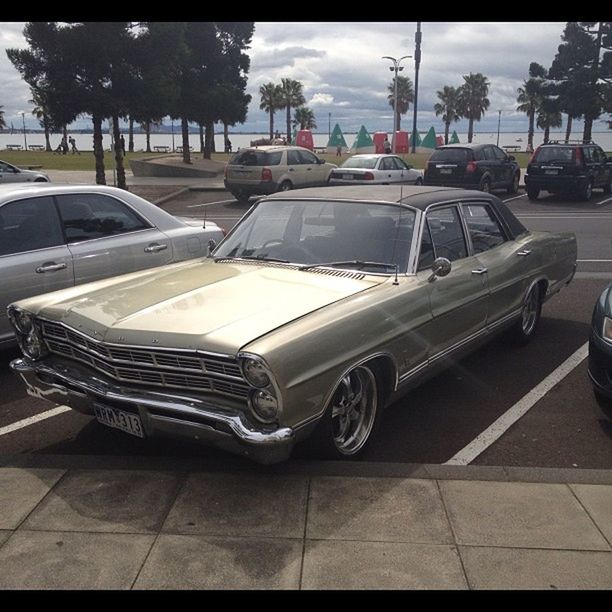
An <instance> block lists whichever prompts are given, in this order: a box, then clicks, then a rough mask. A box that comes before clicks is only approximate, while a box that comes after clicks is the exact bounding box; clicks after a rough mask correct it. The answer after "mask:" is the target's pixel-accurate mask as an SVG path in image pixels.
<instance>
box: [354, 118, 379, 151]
mask: <svg viewBox="0 0 612 612" xmlns="http://www.w3.org/2000/svg"><path fill="white" fill-rule="evenodd" d="M375 150H376V147H374V141H373V140H372V137H371V136H370V134H368V130H366V129H365V126H363V125H362V126H361V128H360V129H359V133H358V134H357V138H356V139H355V142H354V143H353V146H352V147H351V151H355V153H374V152H375Z"/></svg>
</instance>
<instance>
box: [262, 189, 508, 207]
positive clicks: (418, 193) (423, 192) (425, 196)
mask: <svg viewBox="0 0 612 612" xmlns="http://www.w3.org/2000/svg"><path fill="white" fill-rule="evenodd" d="M470 198H471V199H475V198H477V199H479V200H482V199H487V200H490V199H492V198H495V199H497V198H496V196H491V195H490V194H485V193H484V192H482V191H477V190H470V189H461V188H457V187H434V186H424V185H328V186H325V187H309V188H307V189H293V190H291V191H283V192H279V193H274V194H272V195H270V196H266V197H265V199H266V200H268V199H272V200H280V199H282V200H292V199H300V200H302V199H309V200H310V199H325V200H364V201H366V200H367V201H370V202H372V201H374V202H382V203H390V204H397V203H400V202H401V203H402V204H407V205H408V206H413V207H414V208H419V209H421V210H424V209H425V208H427V207H428V206H430V205H431V204H435V203H437V202H445V201H449V200H457V199H462V200H465V199H470Z"/></svg>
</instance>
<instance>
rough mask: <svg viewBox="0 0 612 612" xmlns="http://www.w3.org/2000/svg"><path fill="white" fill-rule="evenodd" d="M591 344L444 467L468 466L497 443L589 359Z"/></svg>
mask: <svg viewBox="0 0 612 612" xmlns="http://www.w3.org/2000/svg"><path fill="white" fill-rule="evenodd" d="M588 353H589V343H588V342H586V343H585V344H583V345H582V346H581V347H580V348H579V349H578V350H577V351H576V352H575V353H574V354H573V355H570V357H568V358H567V359H566V360H565V361H564V362H563V363H562V364H561V365H560V366H559V367H558V368H557V369H556V370H554V371H553V372H551V373H550V374H549V375H548V376H547V377H546V378H545V379H544V380H543V381H542V382H541V383H540V384H539V385H537V386H536V387H534V388H533V389H532V390H531V391H530V392H529V393H527V395H525V396H524V397H523V398H522V399H520V400H519V401H518V402H517V403H516V404H514V406H512V408H510V409H509V410H507V411H506V412H505V413H504V414H502V415H501V416H500V417H499V418H498V419H497V420H496V421H495V422H494V423H493V424H492V425H490V426H489V427H488V428H487V429H485V430H484V431H483V432H482V433H481V434H480V435H479V436H477V437H476V438H475V439H474V440H472V442H470V443H469V444H468V445H467V446H466V447H465V448H463V449H462V450H460V451H459V452H458V453H457V454H456V455H455V456H454V457H451V458H450V459H449V460H448V461H447V462H446V463H445V464H444V465H468V464H470V463H471V462H472V461H474V459H476V457H478V455H480V454H481V453H482V452H484V451H485V450H486V449H487V448H488V447H489V446H491V444H493V443H494V442H496V441H497V440H498V439H499V438H500V437H501V436H502V435H503V434H504V433H506V431H507V430H508V429H509V428H510V427H511V426H512V425H514V423H516V422H517V421H518V420H519V419H520V418H521V417H523V416H524V415H525V414H526V413H527V412H528V411H529V410H530V409H531V408H532V407H533V406H534V405H535V404H536V403H537V402H538V401H539V400H540V399H542V398H543V397H544V396H545V395H546V394H547V393H548V392H549V391H550V390H551V389H552V388H553V387H554V386H555V385H556V384H557V383H558V382H559V381H561V380H562V379H563V378H565V377H566V376H567V375H568V374H569V373H570V372H571V371H572V370H573V369H574V368H576V367H577V366H578V365H580V363H582V361H583V360H584V359H585V358H586V357H587V355H588Z"/></svg>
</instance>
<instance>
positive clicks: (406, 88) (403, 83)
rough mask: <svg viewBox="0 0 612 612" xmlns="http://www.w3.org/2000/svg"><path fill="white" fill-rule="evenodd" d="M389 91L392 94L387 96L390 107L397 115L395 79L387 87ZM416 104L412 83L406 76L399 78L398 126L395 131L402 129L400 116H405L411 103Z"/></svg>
mask: <svg viewBox="0 0 612 612" xmlns="http://www.w3.org/2000/svg"><path fill="white" fill-rule="evenodd" d="M387 90H388V91H389V92H391V93H390V94H389V95H388V96H387V100H389V106H391V108H392V109H393V112H394V113H395V78H394V79H393V80H392V81H391V84H390V85H389V86H388V87H387ZM411 102H414V89H413V88H412V81H411V80H410V79H409V78H408V77H405V76H398V77H397V111H398V112H397V113H396V116H397V125H396V126H395V131H396V132H399V129H400V122H401V121H400V116H401V115H405V114H406V113H407V112H408V109H409V108H410V103H411Z"/></svg>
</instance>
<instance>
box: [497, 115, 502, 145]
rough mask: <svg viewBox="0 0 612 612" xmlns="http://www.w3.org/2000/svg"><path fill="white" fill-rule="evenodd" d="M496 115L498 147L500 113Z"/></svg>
mask: <svg viewBox="0 0 612 612" xmlns="http://www.w3.org/2000/svg"><path fill="white" fill-rule="evenodd" d="M497 113H498V116H497V146H498V147H499V126H500V124H501V111H500V110H498V111H497Z"/></svg>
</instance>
